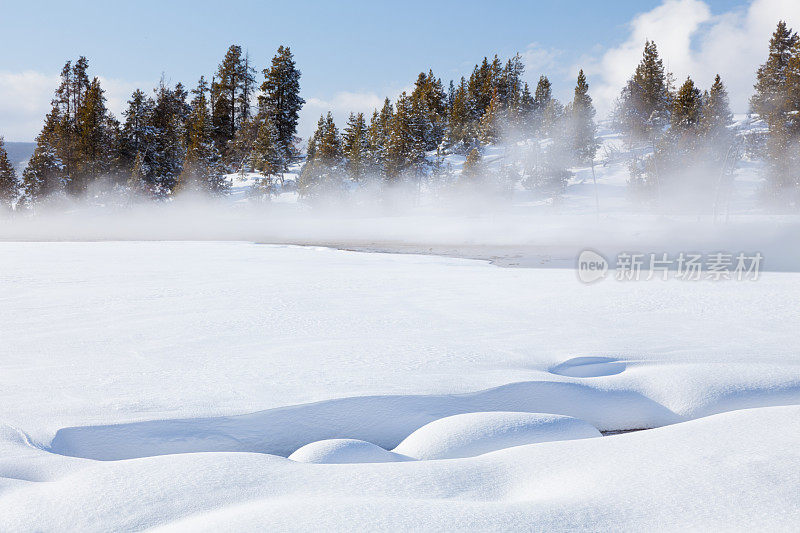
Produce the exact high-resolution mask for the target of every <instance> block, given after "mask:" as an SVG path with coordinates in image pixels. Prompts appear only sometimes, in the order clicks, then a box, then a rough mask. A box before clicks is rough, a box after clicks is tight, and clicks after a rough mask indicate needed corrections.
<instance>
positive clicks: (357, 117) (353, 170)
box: [343, 113, 370, 182]
mask: <svg viewBox="0 0 800 533" xmlns="http://www.w3.org/2000/svg"><path fill="white" fill-rule="evenodd" d="M343 138H344V146H343V150H344V155H345V157H347V173H348V175H349V176H350V179H351V180H353V181H355V182H360V181H363V180H364V178H365V177H366V175H367V173H368V172H369V170H370V169H369V166H370V165H369V140H368V132H367V123H366V121H365V120H364V114H363V113H358V114H354V113H350V118H349V119H348V121H347V127H346V128H345V129H344V135H343Z"/></svg>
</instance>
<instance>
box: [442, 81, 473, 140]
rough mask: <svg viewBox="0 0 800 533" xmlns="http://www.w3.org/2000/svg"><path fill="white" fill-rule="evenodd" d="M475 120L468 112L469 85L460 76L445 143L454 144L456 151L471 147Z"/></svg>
mask: <svg viewBox="0 0 800 533" xmlns="http://www.w3.org/2000/svg"><path fill="white" fill-rule="evenodd" d="M476 129H477V128H476V127H475V122H474V119H473V117H472V113H471V112H470V92H469V86H468V84H467V82H466V80H465V79H464V78H461V82H460V83H459V86H458V88H457V89H456V91H455V94H454V97H453V105H452V106H451V107H450V115H449V117H448V131H447V138H446V143H445V144H446V145H447V146H448V147H452V146H456V151H460V152H466V151H468V150H467V148H468V147H471V146H472V145H473V144H474V142H475V139H476V137H477V132H476V131H475V130H476Z"/></svg>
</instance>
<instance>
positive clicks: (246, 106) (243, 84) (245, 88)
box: [234, 52, 256, 135]
mask: <svg viewBox="0 0 800 533" xmlns="http://www.w3.org/2000/svg"><path fill="white" fill-rule="evenodd" d="M240 67H241V73H240V78H241V79H240V82H239V86H240V93H239V99H238V113H239V117H238V119H239V127H241V126H242V124H244V123H245V122H247V121H248V120H250V118H251V117H252V115H253V113H252V101H253V95H254V94H255V91H256V76H255V74H256V70H255V68H253V66H252V65H251V64H250V53H249V52H245V54H244V58H243V59H242V61H241V64H240ZM234 135H235V134H234Z"/></svg>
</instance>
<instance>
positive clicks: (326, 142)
mask: <svg viewBox="0 0 800 533" xmlns="http://www.w3.org/2000/svg"><path fill="white" fill-rule="evenodd" d="M343 161H344V153H343V151H342V139H341V136H340V135H339V130H338V129H337V128H336V124H335V123H334V121H333V115H332V114H331V113H330V111H329V112H328V114H327V115H325V116H324V117H320V119H319V122H317V130H316V131H315V132H314V135H313V136H312V138H311V139H310V140H309V143H308V154H307V156H306V163H305V164H304V165H303V169H302V170H301V172H300V176H299V183H298V189H299V191H300V193H301V194H302V195H304V196H308V197H315V196H320V195H323V194H335V193H338V192H340V191H341V187H342V178H343V176H344V168H343V166H344V165H343Z"/></svg>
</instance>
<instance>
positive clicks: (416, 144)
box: [386, 92, 426, 181]
mask: <svg viewBox="0 0 800 533" xmlns="http://www.w3.org/2000/svg"><path fill="white" fill-rule="evenodd" d="M424 120H425V119H424V113H422V112H420V110H419V108H416V107H415V106H414V103H413V102H412V100H411V98H410V97H409V96H408V95H407V94H406V93H405V92H403V93H402V94H401V95H400V96H399V97H398V98H397V103H396V106H395V113H394V116H393V117H392V121H391V126H390V128H389V142H388V146H387V150H386V177H387V178H388V179H389V180H392V181H394V180H398V179H399V178H401V177H402V176H404V175H409V176H415V177H416V176H420V175H421V174H422V171H423V168H424V167H425V164H426V159H425V135H424V131H425V129H424V128H425V125H424Z"/></svg>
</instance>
